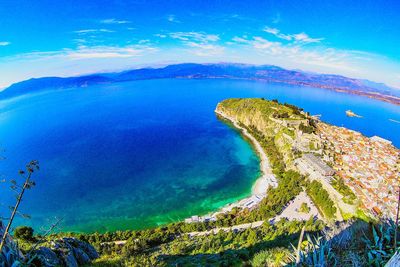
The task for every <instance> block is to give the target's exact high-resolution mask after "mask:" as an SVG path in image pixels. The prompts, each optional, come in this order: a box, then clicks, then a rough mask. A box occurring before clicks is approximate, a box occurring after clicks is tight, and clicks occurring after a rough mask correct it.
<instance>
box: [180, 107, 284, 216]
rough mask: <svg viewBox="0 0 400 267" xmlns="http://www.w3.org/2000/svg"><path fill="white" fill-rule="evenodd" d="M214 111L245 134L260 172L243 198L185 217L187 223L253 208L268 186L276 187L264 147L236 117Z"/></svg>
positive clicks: (265, 192)
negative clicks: (204, 213)
mask: <svg viewBox="0 0 400 267" xmlns="http://www.w3.org/2000/svg"><path fill="white" fill-rule="evenodd" d="M215 113H216V114H217V115H219V116H220V117H221V118H223V119H225V120H227V121H229V122H231V123H232V124H233V126H234V127H235V128H236V129H238V130H239V131H240V132H241V133H242V134H243V135H244V136H246V137H247V138H248V139H249V140H250V141H251V143H252V146H253V148H254V149H255V151H256V152H257V155H258V157H259V158H260V172H261V175H260V177H258V178H257V180H256V181H255V182H254V184H253V186H252V189H251V195H250V196H248V197H246V198H244V199H239V200H237V201H235V202H233V203H230V204H228V205H226V206H224V207H221V208H220V209H219V210H218V211H216V212H213V213H209V214H206V215H204V216H197V215H194V216H191V217H189V218H187V219H185V222H187V223H192V222H205V221H214V220H216V218H217V215H219V214H222V213H227V212H229V211H231V210H232V209H233V208H238V207H240V208H249V209H251V208H253V207H255V206H257V205H258V204H259V203H260V202H261V200H262V199H263V198H264V197H265V196H266V194H267V189H268V187H269V186H272V187H276V186H278V182H277V180H276V177H275V175H274V174H273V173H272V169H271V167H270V164H269V159H268V156H267V154H266V153H265V152H264V149H263V148H262V146H261V145H260V143H259V142H258V141H257V139H255V138H254V137H253V136H252V135H251V134H250V133H249V132H248V131H247V129H245V128H243V127H241V126H240V125H239V124H238V122H237V121H236V119H234V118H232V117H230V116H229V115H227V114H225V113H223V112H221V111H218V110H217V109H216V110H215Z"/></svg>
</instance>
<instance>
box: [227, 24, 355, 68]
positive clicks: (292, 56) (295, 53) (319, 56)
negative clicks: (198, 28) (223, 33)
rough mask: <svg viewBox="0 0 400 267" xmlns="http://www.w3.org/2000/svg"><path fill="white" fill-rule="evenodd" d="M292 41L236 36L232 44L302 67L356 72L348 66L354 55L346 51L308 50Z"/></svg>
mask: <svg viewBox="0 0 400 267" xmlns="http://www.w3.org/2000/svg"><path fill="white" fill-rule="evenodd" d="M271 31H272V30H271ZM304 38H306V37H304V36H300V37H298V39H299V40H300V39H304ZM292 40H293V42H290V43H282V42H277V41H270V40H268V39H265V38H263V37H260V36H254V37H252V38H247V37H243V36H242V37H238V36H236V37H234V38H233V39H232V41H233V42H234V43H236V44H240V45H245V46H248V47H250V48H253V49H255V50H256V51H258V53H259V54H261V55H262V54H264V55H270V56H274V57H279V58H281V59H285V60H287V61H292V62H296V63H299V64H302V65H313V66H323V67H329V68H330V69H337V70H346V71H353V72H354V71H356V69H355V67H354V66H352V65H351V64H350V60H351V59H352V58H353V57H354V55H355V53H349V52H347V51H341V50H336V49H333V48H323V47H318V48H315V47H312V48H309V47H305V46H304V45H299V44H298V43H297V42H298V41H299V40H297V39H292Z"/></svg>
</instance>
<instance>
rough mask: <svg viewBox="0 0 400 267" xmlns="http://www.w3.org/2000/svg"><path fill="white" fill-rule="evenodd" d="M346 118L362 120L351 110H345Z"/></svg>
mask: <svg viewBox="0 0 400 267" xmlns="http://www.w3.org/2000/svg"><path fill="white" fill-rule="evenodd" d="M346 116H347V117H354V118H362V116H360V115H358V114H356V113H354V112H353V111H351V110H346Z"/></svg>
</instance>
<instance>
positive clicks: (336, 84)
mask: <svg viewBox="0 0 400 267" xmlns="http://www.w3.org/2000/svg"><path fill="white" fill-rule="evenodd" d="M165 78H187V79H196V78H231V79H251V80H263V81H268V82H276V83H286V84H295V85H306V86H312V87H317V88H323V89H330V90H335V91H340V92H347V93H351V94H358V95H364V96H368V97H371V98H377V99H380V100H383V101H387V102H391V103H395V104H400V90H396V89H393V88H390V87H388V86H386V85H384V84H380V83H375V82H371V81H368V80H361V79H353V78H348V77H344V76H340V75H329V74H317V73H309V72H304V71H299V70H286V69H283V68H280V67H277V66H273V65H261V66H258V65H247V64H232V63H220V64H195V63H185V64H176V65H169V66H166V67H163V68H143V69H135V70H129V71H124V72H120V73H104V74H95V75H87V76H80V77H70V78H59V77H45V78H38V79H30V80H27V81H23V82H19V83H15V84H13V85H11V86H10V87H8V88H6V89H5V90H4V91H2V92H0V99H5V98H10V97H15V96H19V95H23V94H28V93H32V92H38V91H44V90H56V89H57V90H59V89H65V88H71V87H85V86H88V85H92V84H101V83H115V82H124V81H135V80H147V79H165Z"/></svg>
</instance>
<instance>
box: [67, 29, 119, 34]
mask: <svg viewBox="0 0 400 267" xmlns="http://www.w3.org/2000/svg"><path fill="white" fill-rule="evenodd" d="M100 32H115V31H113V30H109V29H84V30H77V31H74V33H78V34H87V33H100Z"/></svg>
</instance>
